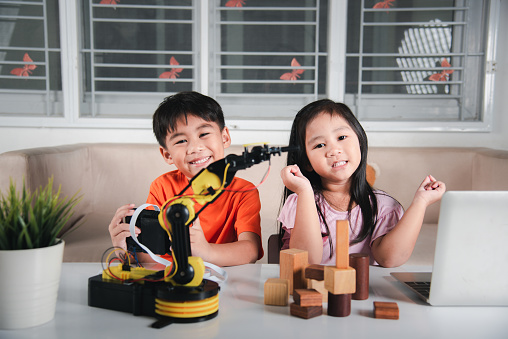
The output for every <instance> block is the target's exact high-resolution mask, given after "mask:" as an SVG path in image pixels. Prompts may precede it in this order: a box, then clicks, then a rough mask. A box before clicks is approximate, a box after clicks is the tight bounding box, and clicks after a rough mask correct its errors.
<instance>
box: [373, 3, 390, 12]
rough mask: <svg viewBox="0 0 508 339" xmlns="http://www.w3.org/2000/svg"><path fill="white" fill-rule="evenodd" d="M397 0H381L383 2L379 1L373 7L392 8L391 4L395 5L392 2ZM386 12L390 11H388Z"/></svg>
mask: <svg viewBox="0 0 508 339" xmlns="http://www.w3.org/2000/svg"><path fill="white" fill-rule="evenodd" d="M394 1H395V0H385V1H381V2H378V3H377V4H375V5H374V6H373V7H372V8H376V9H379V8H387V9H388V8H390V6H393V4H392V2H394ZM386 13H388V11H386Z"/></svg>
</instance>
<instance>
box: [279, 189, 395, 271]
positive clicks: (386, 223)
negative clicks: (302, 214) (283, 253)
mask: <svg viewBox="0 0 508 339" xmlns="http://www.w3.org/2000/svg"><path fill="white" fill-rule="evenodd" d="M374 193H375V194H376V197H377V204H378V215H377V223H376V226H375V228H374V232H373V233H372V235H370V236H367V238H365V239H364V240H363V241H361V242H359V243H356V244H354V245H351V246H350V247H349V253H366V254H368V255H369V257H370V264H371V265H376V264H377V263H376V261H375V260H374V258H373V256H372V252H371V246H372V243H373V242H374V240H376V239H377V238H379V237H381V236H383V235H385V234H386V233H388V232H389V231H390V230H391V229H393V228H394V227H395V225H396V224H397V222H398V221H399V220H400V218H402V215H403V214H404V209H403V207H402V206H401V205H400V204H399V203H398V202H397V201H396V200H395V199H393V198H392V197H391V196H389V195H388V194H386V193H384V192H382V191H374ZM318 199H319V198H318ZM297 201H298V195H296V194H291V195H290V196H289V197H288V198H287V199H286V202H285V203H284V206H283V207H282V211H281V213H280V215H279V218H278V219H277V220H278V221H279V222H281V223H282V228H283V229H284V230H285V233H284V236H283V238H282V242H283V246H282V249H287V248H289V238H290V237H291V230H292V229H293V227H294V225H295V216H296V204H297ZM319 204H320V207H321V209H322V210H323V213H324V216H325V219H326V223H327V225H328V227H329V229H330V235H329V236H330V237H331V239H332V243H333V246H334V250H335V234H336V233H335V225H336V221H337V220H346V219H347V218H348V212H341V211H336V210H334V209H333V208H332V207H331V206H330V205H329V204H328V203H327V202H326V201H325V200H324V199H319ZM362 224H363V217H362V214H361V212H360V206H358V205H357V206H355V207H354V208H353V209H352V210H351V217H350V228H349V240H350V241H351V240H353V239H355V238H356V235H357V234H358V233H359V232H360V229H361V226H362ZM321 233H322V234H326V233H327V232H326V228H325V225H324V224H323V223H322V222H321ZM321 264H323V265H333V264H335V251H334V253H332V256H331V257H330V244H329V240H328V236H324V237H323V258H322V259H321Z"/></svg>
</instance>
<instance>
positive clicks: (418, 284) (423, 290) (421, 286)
mask: <svg viewBox="0 0 508 339" xmlns="http://www.w3.org/2000/svg"><path fill="white" fill-rule="evenodd" d="M406 285H408V286H409V287H410V288H412V289H413V290H414V291H416V292H417V293H420V294H421V295H422V296H423V297H424V298H426V299H428V298H429V294H430V281H408V282H406Z"/></svg>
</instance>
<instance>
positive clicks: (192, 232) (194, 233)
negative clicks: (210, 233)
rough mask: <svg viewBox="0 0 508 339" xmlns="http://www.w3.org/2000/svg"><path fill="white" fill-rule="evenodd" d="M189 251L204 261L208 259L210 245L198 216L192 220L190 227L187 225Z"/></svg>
mask: <svg viewBox="0 0 508 339" xmlns="http://www.w3.org/2000/svg"><path fill="white" fill-rule="evenodd" d="M189 236H190V243H191V253H192V255H193V256H194V257H201V259H203V260H204V261H210V260H209V256H210V251H211V246H210V244H209V243H208V241H207V240H206V238H205V234H204V233H203V229H202V228H201V224H200V222H199V218H197V219H196V220H194V223H193V224H192V227H189Z"/></svg>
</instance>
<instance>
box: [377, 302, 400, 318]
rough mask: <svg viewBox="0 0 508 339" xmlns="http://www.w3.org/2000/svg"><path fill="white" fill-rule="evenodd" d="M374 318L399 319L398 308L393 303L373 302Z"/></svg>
mask: <svg viewBox="0 0 508 339" xmlns="http://www.w3.org/2000/svg"><path fill="white" fill-rule="evenodd" d="M374 318H379V319H399V306H398V305H397V303H394V302H381V301H374Z"/></svg>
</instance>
